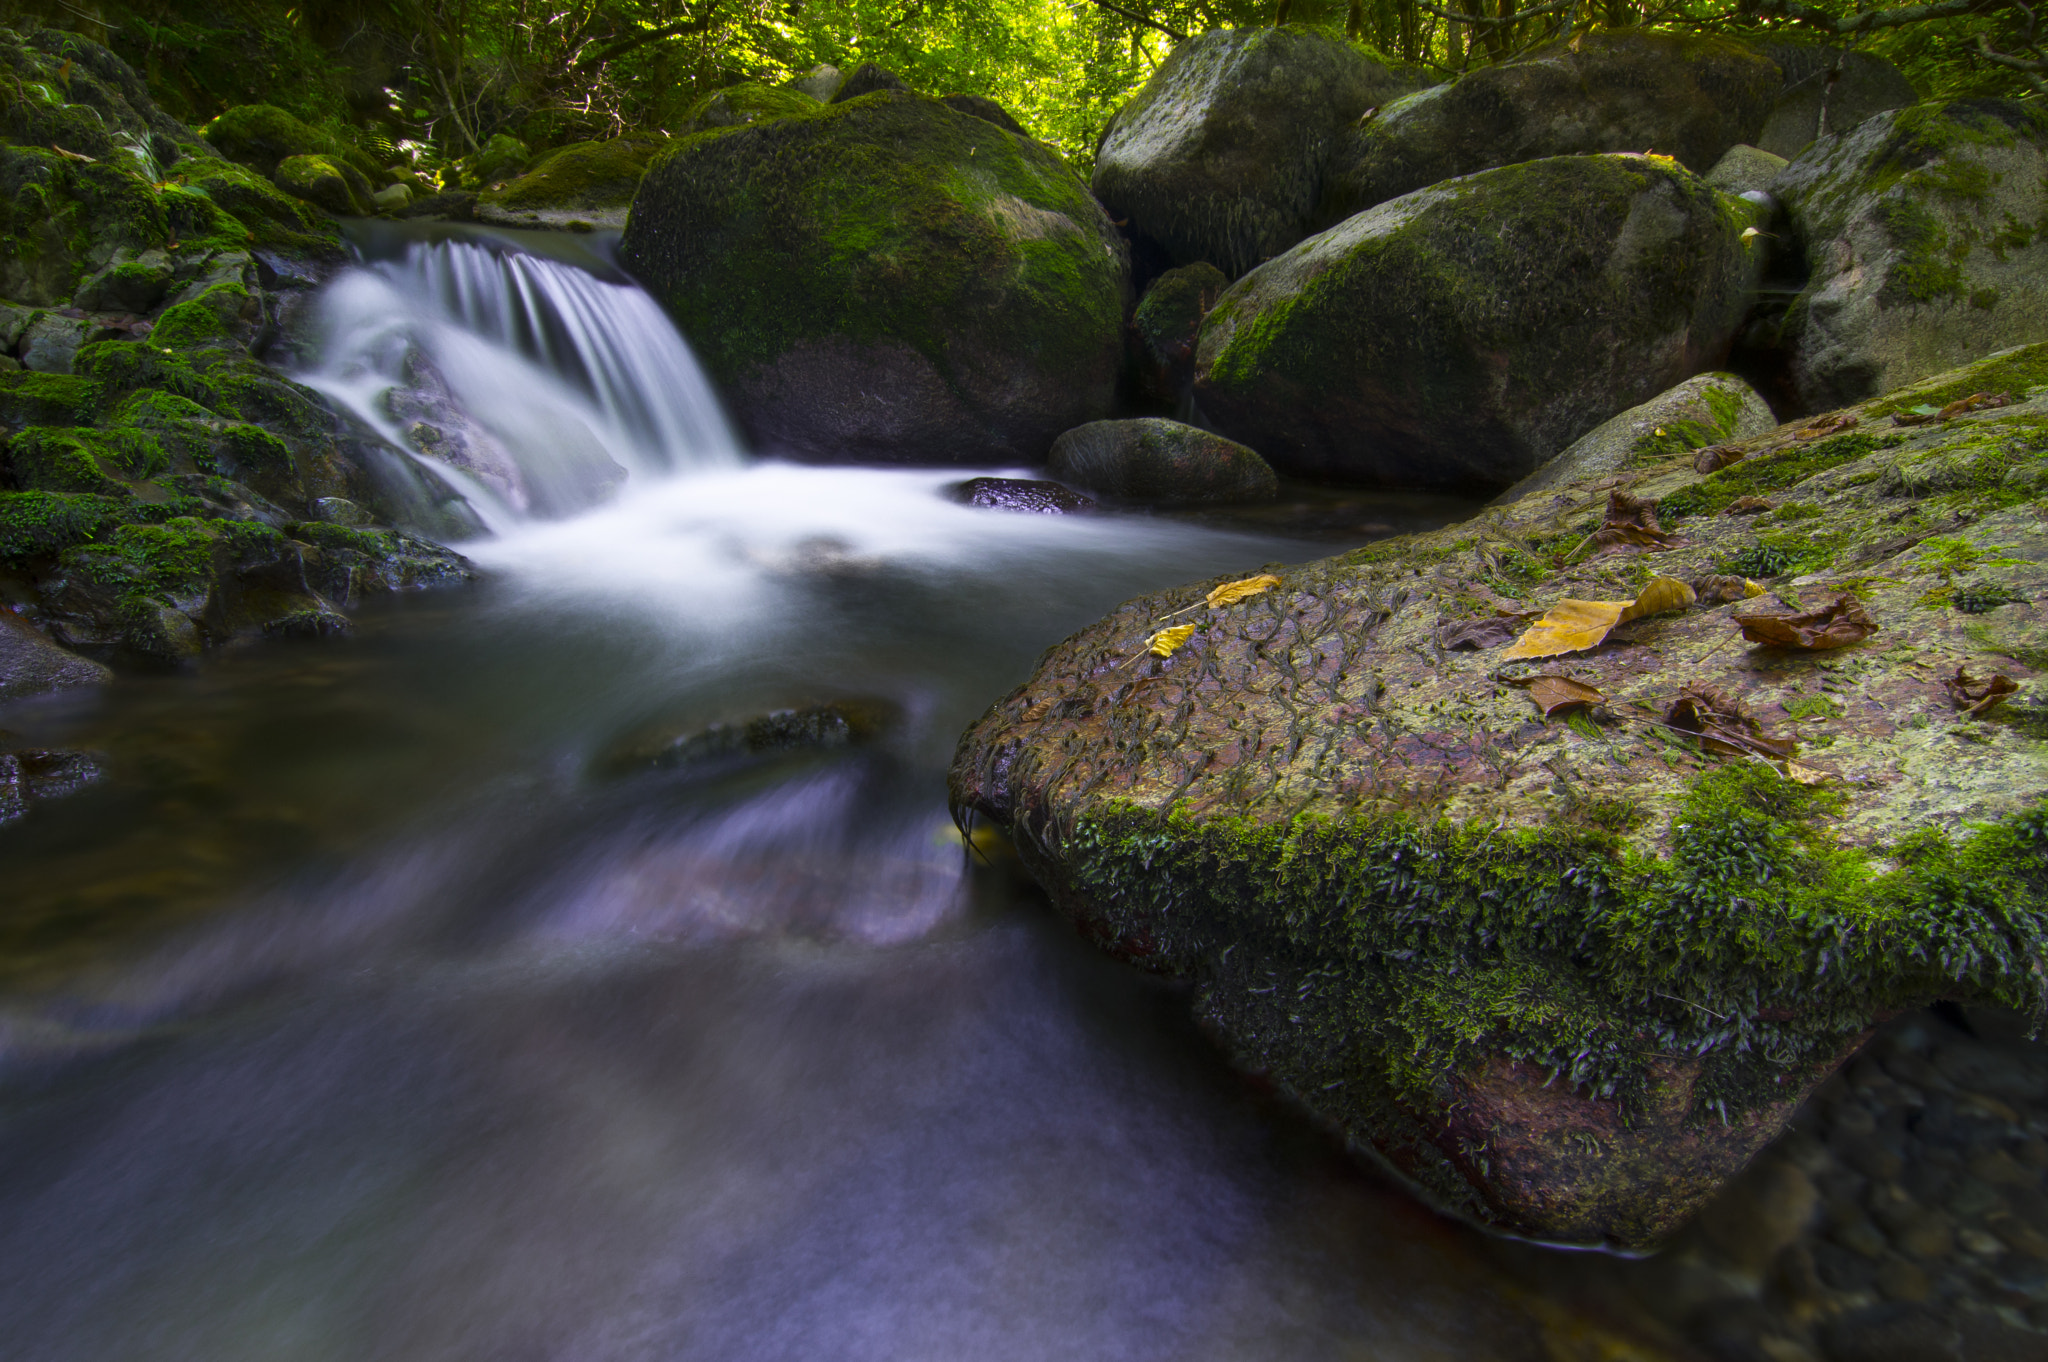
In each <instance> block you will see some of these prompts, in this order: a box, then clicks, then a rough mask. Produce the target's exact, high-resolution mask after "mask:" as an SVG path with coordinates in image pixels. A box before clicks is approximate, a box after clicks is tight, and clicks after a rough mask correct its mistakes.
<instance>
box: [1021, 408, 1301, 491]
mask: <svg viewBox="0 0 2048 1362" xmlns="http://www.w3.org/2000/svg"><path fill="white" fill-rule="evenodd" d="M1046 471H1047V472H1049V473H1051V474H1052V475H1053V476H1054V477H1056V478H1058V479H1059V480H1060V481H1062V482H1067V483H1072V484H1073V485H1074V486H1076V487H1084V488H1086V489H1087V490H1089V491H1091V492H1099V493H1101V494H1102V495H1104V496H1109V497H1116V498H1117V499H1118V500H1121V501H1135V502H1143V503H1145V504H1147V505H1152V506H1205V505H1212V504H1215V503H1219V502H1238V501H1270V500H1272V499H1273V498H1274V497H1275V496H1277V495H1278V494H1279V491H1280V480H1279V478H1278V477H1276V476H1275V475H1274V473H1273V468H1272V465H1271V464H1268V463H1267V462H1266V461H1265V460H1264V459H1262V458H1260V457H1259V454H1258V451H1257V450H1255V449H1249V448H1247V447H1245V446H1244V445H1241V444H1239V443H1238V442H1237V441H1235V440H1226V439H1224V438H1223V437H1222V436H1221V435H1215V434H1211V433H1210V432H1209V431H1206V430H1202V429H1200V428H1198V427H1195V426H1190V425H1183V424H1182V423H1181V422H1179V421H1168V420H1164V419H1162V418H1160V417H1156V416H1144V417H1139V418H1137V419H1135V420H1129V421H1090V422H1089V423H1088V424H1087V425H1085V426H1076V427H1075V428H1074V429H1072V430H1070V431H1067V432H1066V433H1065V434H1063V435H1061V436H1060V438H1059V439H1057V440H1055V441H1053V446H1052V453H1051V455H1050V456H1048V457H1047V459H1046Z"/></svg>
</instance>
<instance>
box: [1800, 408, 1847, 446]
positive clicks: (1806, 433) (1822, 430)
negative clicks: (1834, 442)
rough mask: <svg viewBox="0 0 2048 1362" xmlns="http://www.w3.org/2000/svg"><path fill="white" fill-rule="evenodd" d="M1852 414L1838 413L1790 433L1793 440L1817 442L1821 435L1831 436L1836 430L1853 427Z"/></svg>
mask: <svg viewBox="0 0 2048 1362" xmlns="http://www.w3.org/2000/svg"><path fill="white" fill-rule="evenodd" d="M1856 423H1857V421H1856V415H1855V413H1854V412H1846V411H1838V412H1836V413H1835V414H1834V415H1832V416H1823V417H1821V418H1820V419H1819V420H1817V421H1814V422H1813V423H1811V424H1810V425H1804V426H1801V427H1800V428H1799V429H1798V430H1795V431H1793V432H1792V438H1793V439H1795V440H1818V439H1819V438H1820V437H1821V436H1823V435H1833V434H1834V433H1835V432H1836V431H1838V430H1847V429H1848V428H1849V427H1851V426H1853V425H1855V424H1856Z"/></svg>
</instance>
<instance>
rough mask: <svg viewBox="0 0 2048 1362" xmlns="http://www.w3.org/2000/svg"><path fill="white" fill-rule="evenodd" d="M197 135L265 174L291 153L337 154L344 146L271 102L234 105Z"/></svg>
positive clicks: (287, 158) (276, 167)
mask: <svg viewBox="0 0 2048 1362" xmlns="http://www.w3.org/2000/svg"><path fill="white" fill-rule="evenodd" d="M199 135H200V136H202V137H204V138H205V139H206V140H207V141H208V142H209V143H211V144H212V145H213V146H214V147H215V148H216V149H217V150H218V151H219V152H220V154H221V155H222V156H223V157H225V158H226V159H227V160H230V161H233V162H235V163H236V164H237V165H243V166H247V167H248V168H249V169H251V170H253V171H255V172H256V173H257V174H258V175H262V176H264V177H266V178H268V177H269V176H272V175H275V174H276V173H277V169H278V167H279V166H280V165H281V164H283V163H284V162H285V161H288V160H290V159H291V158H292V157H294V156H331V157H336V158H340V157H342V156H343V155H345V153H346V150H347V149H346V148H345V147H344V146H343V145H342V143H341V142H340V140H339V139H337V138H335V137H333V136H331V135H329V134H328V133H325V132H322V131H321V130H320V129H318V128H316V127H314V126H312V125H311V124H309V123H306V122H303V121H302V120H300V119H297V118H294V117H293V116H292V115H291V114H289V113H286V112H285V111H284V110H283V109H280V108H278V107H277V106H276V105H274V104H243V105H238V106H237V107H235V108H232V109H229V110H228V111H227V112H226V113H224V114H222V115H221V116H220V117H218V118H216V119H214V120H213V121H212V122H211V123H208V124H207V125H206V126H205V127H203V128H201V129H200V130H199Z"/></svg>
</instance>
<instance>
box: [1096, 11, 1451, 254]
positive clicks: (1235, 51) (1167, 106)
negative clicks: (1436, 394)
mask: <svg viewBox="0 0 2048 1362" xmlns="http://www.w3.org/2000/svg"><path fill="white" fill-rule="evenodd" d="M1420 84H1422V81H1421V80H1420V79H1419V78H1417V77H1416V76H1415V75H1413V74H1410V73H1407V72H1402V71H1396V70H1393V69H1391V68H1389V67H1386V66H1382V65H1380V64H1379V63H1378V62H1375V61H1373V60H1372V59H1370V58H1368V57H1366V56H1365V55H1363V54H1362V53H1360V52H1359V51H1358V50H1357V49H1355V48H1353V47H1352V46H1350V45H1349V44H1348V43H1345V42H1343V41H1341V40H1339V39H1337V38H1334V37H1330V36H1327V35H1324V34H1320V33H1314V32H1306V31H1299V30H1294V29H1284V28H1236V29H1223V30H1219V31H1217V32H1213V33H1204V34H1202V35H1201V36H1200V37H1198V38H1191V39H1189V40H1188V41H1187V42H1184V43H1182V44H1180V45H1179V46H1178V47H1176V48H1174V50H1173V55H1172V56H1170V57H1168V58H1167V59H1166V60H1165V62H1163V63H1161V65H1160V67H1159V69H1158V70H1157V71H1155V72H1154V73H1153V74H1152V78H1151V79H1150V80H1148V81H1146V82H1145V85H1144V88H1143V89H1141V90H1139V91H1138V93H1137V94H1136V95H1134V96H1132V98H1131V101H1130V102H1129V103H1128V104H1126V105H1124V107H1123V108H1121V109H1119V110H1118V111H1117V114H1116V117H1115V118H1113V119H1111V120H1110V124H1109V127H1108V128H1107V130H1105V132H1104V133H1103V137H1102V142H1101V145H1100V146H1099V147H1098V148H1097V149H1096V154H1095V177H1094V181H1093V186H1094V189H1095V194H1096V197H1097V198H1099V199H1101V200H1102V202H1103V205H1104V206H1105V207H1107V208H1108V209H1109V212H1110V216H1111V217H1114V218H1119V219H1123V220H1125V221H1126V222H1127V223H1128V224H1129V231H1130V233H1131V235H1132V236H1133V238H1136V239H1143V240H1149V241H1150V242H1153V243H1155V244H1156V245H1157V246H1158V247H1159V248H1160V249H1161V250H1163V251H1164V252H1165V254H1166V255H1167V257H1168V258H1169V259H1170V260H1172V262H1173V263H1174V264H1176V265H1187V264H1192V263H1194V262H1195V261H1198V260H1206V261H1208V262H1209V263H1210V264H1212V265H1215V266H1217V267H1218V268H1220V269H1222V270H1223V271H1224V272H1225V273H1227V274H1230V275H1232V276H1236V275H1240V274H1243V273H1244V272H1245V271H1247V270H1249V269H1251V268H1252V267H1253V266H1255V265H1257V264H1259V263H1260V262H1261V261H1263V260H1267V259H1270V258H1271V257H1273V256H1276V255H1278V254H1280V252H1282V251H1284V250H1286V249H1287V248H1288V247H1290V246H1292V245H1294V244H1295V243H1296V242H1297V241H1300V240H1301V239H1302V238H1303V237H1305V236H1307V235H1308V234H1309V233H1310V232H1311V231H1312V230H1314V216H1315V211H1316V203H1317V200H1318V198H1319V197H1320V195H1321V190H1322V181H1323V167H1324V162H1325V160H1326V159H1327V157H1328V154H1329V150H1330V147H1331V146H1332V145H1333V144H1334V143H1335V141H1336V140H1337V138H1338V137H1339V135H1340V134H1341V132H1342V130H1343V129H1344V128H1345V127H1347V126H1348V125H1349V124H1351V123H1352V122H1353V121H1355V120H1356V119H1357V118H1358V117H1359V115H1361V114H1363V113H1365V112H1366V111H1367V110H1368V109H1372V108H1375V107H1377V106H1379V105H1381V104H1384V103H1386V102H1387V101H1389V100H1392V99H1395V98H1397V97H1399V96H1401V95H1404V94H1407V93H1408V92H1409V91H1411V90H1414V89H1415V88H1417V86H1419V85H1420Z"/></svg>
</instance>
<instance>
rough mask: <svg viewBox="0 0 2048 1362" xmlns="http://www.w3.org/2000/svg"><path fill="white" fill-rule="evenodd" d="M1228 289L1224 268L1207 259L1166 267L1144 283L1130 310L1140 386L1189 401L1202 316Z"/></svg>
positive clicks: (1176, 401)
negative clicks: (1140, 295)
mask: <svg viewBox="0 0 2048 1362" xmlns="http://www.w3.org/2000/svg"><path fill="white" fill-rule="evenodd" d="M1229 287H1230V280H1229V279H1228V278H1226V277H1225V276H1224V274H1223V271H1222V270H1219V269H1217V268H1216V267H1215V266H1214V265H1211V264H1208V263H1206V262H1204V263H1199V264H1194V265H1183V266H1181V267H1180V268H1178V269H1171V270H1168V271H1166V272H1165V273H1164V274H1162V275H1160V276H1159V277H1158V278H1157V279H1154V280H1153V281H1152V282H1151V283H1150V284H1148V285H1146V287H1145V293H1144V296H1143V297H1141V298H1139V299H1138V306H1137V310H1136V311H1134V312H1133V313H1132V314H1131V340H1132V349H1133V351H1134V354H1133V358H1134V360H1135V361H1136V365H1137V370H1138V382H1139V386H1140V387H1141V388H1143V390H1144V391H1145V392H1146V393H1147V394H1148V395H1149V396H1151V397H1153V398H1155V399H1156V400H1158V401H1161V402H1165V403H1168V404H1171V405H1173V406H1175V407H1178V406H1179V405H1180V404H1181V403H1182V402H1184V401H1186V400H1187V397H1188V393H1189V391H1190V390H1191V389H1192V388H1193V387H1194V382H1195V346H1196V344H1197V342H1199V341H1200V339H1201V334H1202V319H1203V318H1205V317H1207V316H1208V315H1209V309H1211V308H1213V307H1215V306H1216V300H1217V299H1218V298H1221V297H1222V296H1223V291H1224V290H1225V289H1227V288H1229Z"/></svg>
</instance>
